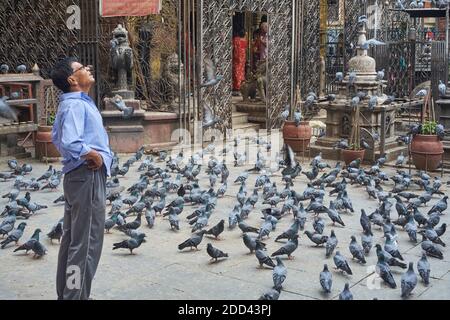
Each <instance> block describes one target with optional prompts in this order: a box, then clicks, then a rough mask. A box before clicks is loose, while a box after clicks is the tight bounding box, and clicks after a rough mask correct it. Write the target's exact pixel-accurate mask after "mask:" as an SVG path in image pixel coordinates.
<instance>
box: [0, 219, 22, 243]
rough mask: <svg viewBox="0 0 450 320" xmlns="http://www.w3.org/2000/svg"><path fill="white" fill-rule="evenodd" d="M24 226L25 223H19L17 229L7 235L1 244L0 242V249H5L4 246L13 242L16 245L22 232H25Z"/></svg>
mask: <svg viewBox="0 0 450 320" xmlns="http://www.w3.org/2000/svg"><path fill="white" fill-rule="evenodd" d="M26 225H27V224H26V223H25V222H21V223H20V224H19V225H18V227H17V229H14V230H12V231H11V233H10V234H9V235H8V237H7V238H6V239H5V240H3V241H2V242H0V244H1V248H2V249H5V248H6V246H7V245H8V244H9V243H11V242H15V243H16V245H17V243H18V242H19V240H20V238H21V237H22V235H23V231H24V230H25V226H26Z"/></svg>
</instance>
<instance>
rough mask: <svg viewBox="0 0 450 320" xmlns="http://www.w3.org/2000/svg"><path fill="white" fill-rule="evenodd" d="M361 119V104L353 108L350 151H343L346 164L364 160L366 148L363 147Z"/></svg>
mask: <svg viewBox="0 0 450 320" xmlns="http://www.w3.org/2000/svg"><path fill="white" fill-rule="evenodd" d="M359 118H360V104H359V103H358V105H357V106H356V107H353V114H352V123H353V127H352V132H351V135H350V140H349V146H348V149H342V151H341V156H342V160H343V161H344V162H345V164H347V165H349V164H350V163H351V162H352V161H353V160H356V159H361V161H362V160H363V159H364V152H365V150H364V148H362V147H361V128H360V123H359Z"/></svg>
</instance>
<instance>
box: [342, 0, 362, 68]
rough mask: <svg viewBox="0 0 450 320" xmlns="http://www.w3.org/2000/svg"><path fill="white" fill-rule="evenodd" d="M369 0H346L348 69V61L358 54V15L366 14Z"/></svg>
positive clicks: (346, 59) (346, 66) (346, 64)
mask: <svg viewBox="0 0 450 320" xmlns="http://www.w3.org/2000/svg"><path fill="white" fill-rule="evenodd" d="M366 5H367V1H364V0H345V3H344V6H345V22H344V41H345V50H344V56H345V59H344V64H345V70H346V71H348V62H349V61H350V59H351V58H352V57H354V56H355V55H356V44H357V43H358V17H360V16H362V15H365V14H366V11H367V9H366Z"/></svg>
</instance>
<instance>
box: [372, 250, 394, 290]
mask: <svg viewBox="0 0 450 320" xmlns="http://www.w3.org/2000/svg"><path fill="white" fill-rule="evenodd" d="M375 270H376V272H377V273H378V275H379V276H380V277H381V279H383V281H384V282H386V283H387V284H388V285H389V287H391V288H392V289H395V288H397V284H396V283H395V280H394V276H393V275H392V272H391V268H389V264H388V263H387V262H386V261H385V259H384V256H379V257H378V262H377V265H376V269H375Z"/></svg>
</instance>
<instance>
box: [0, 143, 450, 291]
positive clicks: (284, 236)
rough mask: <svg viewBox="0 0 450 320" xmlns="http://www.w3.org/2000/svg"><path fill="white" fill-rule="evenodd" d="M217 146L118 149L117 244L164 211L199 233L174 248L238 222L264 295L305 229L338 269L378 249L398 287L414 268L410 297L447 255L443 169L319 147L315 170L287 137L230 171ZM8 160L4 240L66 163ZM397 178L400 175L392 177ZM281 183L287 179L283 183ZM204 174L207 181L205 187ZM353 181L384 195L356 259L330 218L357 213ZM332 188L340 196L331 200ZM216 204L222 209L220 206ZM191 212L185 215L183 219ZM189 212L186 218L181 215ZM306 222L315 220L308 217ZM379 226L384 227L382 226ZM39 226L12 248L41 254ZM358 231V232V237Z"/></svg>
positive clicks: (354, 242)
mask: <svg viewBox="0 0 450 320" xmlns="http://www.w3.org/2000/svg"><path fill="white" fill-rule="evenodd" d="M254 141H255V142H256V143H257V144H258V147H259V148H260V147H265V148H266V149H267V150H270V144H269V143H267V142H266V141H263V140H262V139H260V138H256V139H255V140H254ZM238 145H239V141H238V138H235V140H234V142H233V143H231V144H230V145H227V146H226V147H225V148H224V150H222V151H221V152H219V153H221V155H223V154H226V153H228V152H230V151H232V150H233V147H234V148H236V147H237V146H238ZM214 151H215V150H214V148H213V146H211V145H210V146H208V147H206V148H205V149H203V150H202V151H200V152H197V153H196V154H194V155H192V156H190V157H187V156H185V155H184V152H183V150H181V151H180V152H179V153H178V154H177V155H176V156H172V155H171V154H170V153H169V152H168V151H159V152H156V153H151V154H148V155H146V156H145V157H144V154H145V153H144V148H140V149H139V150H138V151H137V152H136V154H134V155H133V156H131V157H130V158H129V159H127V160H126V162H124V163H123V164H122V165H121V164H120V159H119V158H118V157H117V155H116V156H115V157H114V161H113V165H112V169H111V173H112V178H111V179H110V180H109V181H108V182H107V201H108V203H109V204H108V209H107V211H108V215H107V220H106V221H105V232H106V233H109V232H111V230H117V231H119V232H122V233H124V234H125V235H126V236H127V238H126V239H124V240H123V241H121V242H117V243H114V244H113V248H112V249H113V250H116V249H126V250H129V251H130V254H133V253H134V252H133V251H134V250H136V249H138V248H139V247H140V246H141V245H142V243H144V242H145V238H146V233H145V232H144V231H142V228H143V223H142V217H144V218H145V222H146V224H147V227H148V228H153V226H154V225H155V223H157V221H158V220H161V221H160V222H158V223H165V222H163V221H165V220H167V221H168V225H167V227H168V229H169V228H170V229H171V230H172V232H177V231H178V230H181V229H185V228H189V229H190V231H191V233H192V234H191V236H190V237H189V238H188V239H186V240H185V241H184V242H182V243H180V244H178V247H177V248H178V250H180V251H181V250H185V249H187V248H190V249H191V250H192V249H194V248H195V249H196V250H198V247H199V245H200V244H201V243H202V241H203V239H204V238H205V237H208V238H209V239H210V240H216V239H220V238H221V235H223V233H224V232H225V231H226V229H228V230H233V229H235V228H239V229H240V230H241V231H242V233H243V234H242V242H243V243H242V245H243V246H245V247H247V248H248V250H249V252H250V253H252V254H254V256H255V258H256V259H255V260H256V261H255V262H256V265H257V266H259V267H261V268H264V269H265V268H267V267H268V268H271V269H272V278H273V284H274V286H273V288H271V289H269V290H268V291H267V292H265V293H264V294H263V295H262V296H261V297H260V299H278V298H279V296H280V293H281V292H282V291H281V290H282V286H283V283H284V282H285V281H286V279H287V272H288V264H287V263H286V260H284V261H283V259H281V257H287V260H288V261H290V260H291V259H293V258H294V256H293V253H294V252H295V251H296V250H297V249H298V246H299V240H300V238H299V237H300V230H302V231H303V230H304V232H303V234H304V235H306V237H305V238H304V239H302V241H304V242H306V243H308V242H310V243H311V244H312V245H314V246H317V247H324V249H325V250H324V256H325V257H326V258H331V257H333V263H334V265H335V268H336V270H338V271H339V272H342V273H346V274H349V275H352V269H353V268H358V267H359V265H360V264H361V265H364V264H365V263H366V257H368V256H370V255H371V254H373V251H375V254H376V256H377V259H378V262H377V265H376V267H377V268H376V269H377V273H378V274H379V276H380V277H381V279H383V280H384V282H385V283H386V284H387V285H388V286H389V287H391V288H396V287H397V283H396V282H395V280H394V277H393V275H392V273H391V268H397V267H399V268H403V269H407V271H406V272H405V273H404V275H403V276H402V278H401V283H400V286H401V297H405V298H406V297H408V296H409V295H410V294H411V292H412V291H413V290H414V288H415V287H416V285H417V282H418V276H420V278H421V279H422V281H423V283H424V284H425V285H428V283H429V282H430V268H431V267H430V262H429V258H428V257H431V258H432V259H443V251H442V247H441V246H445V243H444V242H443V241H442V239H441V236H442V235H443V234H444V233H445V232H446V223H441V224H440V220H441V216H442V215H443V214H445V211H446V210H447V200H448V196H445V195H444V193H443V192H442V191H441V186H442V182H441V180H440V179H439V178H438V177H434V178H432V177H431V176H430V175H428V174H427V173H425V172H418V173H417V174H416V175H410V174H408V173H407V172H405V171H404V170H397V173H396V174H395V175H391V176H389V175H388V174H387V173H386V172H384V171H383V165H384V163H385V161H386V159H385V158H383V157H381V158H379V159H378V160H377V162H376V163H375V164H374V165H372V166H371V167H370V168H366V169H364V168H363V167H361V162H360V161H359V160H355V161H353V162H352V163H350V164H349V165H348V166H343V165H342V164H341V163H339V162H338V163H337V164H336V165H335V166H334V167H331V166H330V165H329V164H327V163H326V162H324V161H322V157H321V155H318V156H317V157H315V158H314V159H313V160H312V162H311V163H310V168H309V170H303V168H302V167H301V164H300V163H298V162H297V161H296V160H295V157H294V153H293V151H292V149H291V148H290V147H289V146H287V145H285V146H284V148H283V152H284V157H283V158H281V157H279V155H277V157H276V160H275V162H276V163H275V164H273V163H269V160H268V159H266V158H265V156H264V154H263V153H262V152H261V151H260V149H259V151H258V155H257V161H256V163H255V165H254V166H253V167H252V168H250V169H247V170H244V169H243V171H242V172H241V173H240V174H238V175H237V176H236V177H232V178H231V180H230V181H229V178H230V170H229V169H228V167H227V164H226V163H225V161H222V160H219V158H220V157H219V156H217V157H216V156H215V155H213V153H214ZM174 154H175V153H174ZM234 155H235V163H234V166H235V167H240V166H243V165H245V161H244V162H239V161H238V158H237V151H236V150H235V151H234ZM204 159H205V162H203V161H204ZM207 159H209V160H207ZM272 162H273V161H272ZM137 164H139V165H137ZM8 166H9V168H11V172H3V173H0V179H2V180H4V181H9V180H11V181H14V183H13V187H12V189H11V191H10V192H9V193H7V194H5V195H4V196H3V198H8V199H9V202H8V204H7V205H6V206H5V208H4V210H3V212H2V213H1V216H2V217H3V221H1V222H0V236H1V237H3V240H2V242H1V248H2V249H6V248H8V247H9V246H10V244H12V243H16V244H17V243H18V242H19V241H20V240H21V237H22V235H23V233H24V229H25V227H26V226H27V222H20V223H19V224H18V225H17V227H15V223H16V219H17V220H19V219H24V220H26V221H28V220H29V219H31V220H32V219H33V215H35V214H36V213H37V212H38V211H39V210H41V209H45V208H47V206H45V205H41V204H38V203H35V202H33V201H32V200H31V192H32V191H39V190H43V189H47V188H48V189H52V190H57V189H58V187H59V185H60V183H61V177H62V174H61V172H60V171H56V170H55V169H54V168H53V167H52V166H50V167H49V169H48V170H47V171H46V172H45V173H44V174H43V175H42V176H40V177H39V178H37V179H36V178H31V179H29V180H28V179H26V175H28V174H30V173H31V171H32V167H31V165H28V164H23V165H22V166H20V165H19V164H18V162H17V161H16V160H9V161H8ZM133 167H134V170H137V171H138V172H140V178H139V180H138V181H136V182H135V183H134V184H132V185H131V186H130V187H129V188H125V187H124V186H122V185H121V182H120V180H121V179H120V177H123V176H125V175H126V174H127V173H128V172H129V170H130V168H133ZM203 167H206V168H205V170H204V173H205V174H206V175H200V173H202V171H203V170H202V169H203ZM325 170H326V171H325ZM321 172H322V173H321ZM250 174H256V175H257V176H256V181H255V184H254V186H250V185H249V182H248V181H249V179H248V178H249V175H250ZM302 175H303V176H305V177H306V179H307V180H308V181H309V182H308V183H307V184H306V185H305V188H302V190H299V189H297V188H295V187H294V182H295V179H299V177H300V176H302ZM280 178H281V179H280ZM391 181H392V182H393V183H394V186H393V187H392V183H391ZM229 183H230V184H231V183H233V184H235V185H236V187H237V186H239V191H238V192H237V194H236V195H231V194H230V192H229V191H227V189H228V184H229ZM280 183H281V185H282V186H283V187H282V188H279V185H280ZM201 184H202V185H207V186H208V187H207V188H202V187H201V186H200V185H201ZM349 185H353V186H355V187H360V188H361V189H362V190H365V191H366V192H367V196H368V197H369V198H373V199H374V201H378V207H377V209H376V210H375V211H374V212H370V213H366V212H365V209H361V213H360V216H359V218H360V224H361V233H360V235H359V236H358V235H356V234H355V235H352V236H351V241H350V242H349V243H348V250H349V253H350V254H351V257H352V260H356V261H357V264H356V265H355V266H353V265H351V264H350V263H349V261H348V259H347V257H346V254H345V253H344V252H343V251H342V250H337V249H336V248H337V246H338V243H339V242H341V241H344V240H343V239H339V240H338V239H337V237H336V234H335V231H334V230H330V234H329V235H326V234H325V228H326V226H327V223H326V220H329V221H330V223H332V225H333V227H337V225H339V227H341V228H345V226H346V224H345V222H344V220H346V219H356V217H357V214H352V213H354V212H355V208H354V207H353V205H352V201H351V198H350V197H349V194H348V186H349ZM248 189H252V190H251V191H250V190H248ZM420 190H422V191H420ZM21 191H25V195H24V196H23V197H22V198H21V197H20V196H19V194H20V192H21ZM325 195H328V196H329V197H333V198H334V197H335V198H334V199H333V200H331V201H330V202H329V203H325V201H324V198H325ZM224 196H227V197H229V198H231V197H233V198H234V197H236V200H235V201H236V204H235V205H234V208H233V210H232V211H231V212H230V213H229V214H228V222H227V223H226V221H225V219H223V217H224V214H223V212H220V211H221V210H220V209H219V210H217V204H218V201H221V198H223V197H224ZM361 196H363V195H362V194H361ZM436 197H439V198H440V199H439V200H438V201H437V202H436V203H435V204H434V205H433V206H432V207H431V208H429V209H424V207H425V206H427V204H428V202H430V201H431V200H432V199H433V198H436ZM169 198H170V199H171V201H169V200H168V199H169ZM394 200H395V201H394ZM63 201H64V197H63V196H60V197H59V198H57V199H55V201H54V203H58V202H63ZM257 204H258V205H260V206H261V207H262V208H263V209H262V210H261V211H260V212H259V213H258V212H255V211H256V208H255V206H256V205H257ZM188 205H189V206H193V207H192V208H193V210H189V212H185V208H186V207H187V206H188ZM186 211H187V210H186ZM215 212H219V214H214V213H215ZM252 212H255V213H253V215H257V214H260V215H261V220H262V222H261V225H259V226H252V225H249V224H248V223H246V220H247V218H248V217H249V215H250V214H252ZM348 212H350V214H348ZM394 212H396V213H397V219H394V218H391V217H392V215H393V213H394ZM184 214H185V218H184V219H182V218H181V217H183V215H184ZM216 215H217V216H218V215H221V216H220V217H217V220H218V221H219V222H218V223H212V221H213V220H216V219H215V216H216ZM343 215H346V218H345V219H343V218H342V216H343ZM134 216H135V218H134ZM289 217H290V218H289ZM185 219H186V221H187V222H184V221H182V220H185ZM282 219H283V220H288V219H292V224H291V225H290V227H289V228H288V229H286V230H284V232H281V233H279V234H277V235H276V237H275V242H277V243H278V242H280V241H283V245H282V246H281V247H279V248H278V249H276V250H269V246H270V245H268V240H269V239H270V236H271V235H272V233H273V232H274V231H275V230H276V226H277V224H278V223H279V221H280V220H282ZM309 223H310V224H311V225H310V226H307V224H309ZM226 224H227V225H226ZM336 224H337V225H336ZM375 226H378V227H379V228H377V229H376V228H375ZM306 229H308V230H306ZM378 230H379V232H380V234H381V233H382V235H383V237H384V238H385V240H384V245H382V244H380V243H377V240H375V239H376V237H375V236H374V233H376V232H377V231H378ZM402 231H404V232H406V233H407V235H408V237H409V239H410V241H411V242H412V243H414V244H415V243H417V244H419V243H420V246H421V248H422V250H423V256H422V257H421V258H420V259H419V260H418V261H417V264H416V270H417V272H418V275H417V274H416V271H415V267H414V263H413V261H409V262H407V261H405V260H404V258H403V257H402V254H401V251H402V250H401V248H399V245H398V242H397V240H396V239H397V236H398V233H399V232H402ZM41 232H42V231H41V229H40V228H37V229H36V230H35V231H34V233H33V236H32V237H31V238H30V239H29V240H28V241H26V242H23V243H22V244H21V245H20V246H18V247H17V248H16V249H15V250H14V252H17V251H21V250H25V251H26V252H27V253H28V251H32V252H33V253H34V256H35V257H41V256H43V255H44V254H45V253H46V248H45V246H44V245H43V243H42V240H41V239H40V237H39V234H40V233H41ZM62 232H63V220H62V219H60V220H59V221H57V222H56V223H55V225H54V226H53V227H52V228H51V230H49V232H48V233H47V237H48V238H49V239H50V241H53V240H60V238H61V236H62ZM419 236H420V237H421V239H419ZM225 238H226V236H225ZM357 238H360V242H358V239H357ZM213 243H214V242H212V241H210V242H209V243H207V245H206V252H207V254H208V255H209V256H210V257H211V263H214V262H215V261H217V260H218V259H227V258H228V259H229V253H227V252H224V251H223V250H221V249H220V248H218V247H217V246H216V245H215V244H214V245H213ZM341 248H342V247H341ZM372 248H375V250H373V249H372ZM274 260H275V261H274ZM318 276H319V283H318V288H320V287H321V288H322V289H323V291H324V292H325V293H330V292H331V288H332V285H333V273H332V272H331V271H330V270H329V264H325V265H324V266H323V271H321V272H320V273H319V272H318ZM339 298H340V299H352V298H353V295H352V293H351V291H350V286H349V283H347V284H346V285H345V287H344V289H343V291H342V292H341V294H340V295H339Z"/></svg>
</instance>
